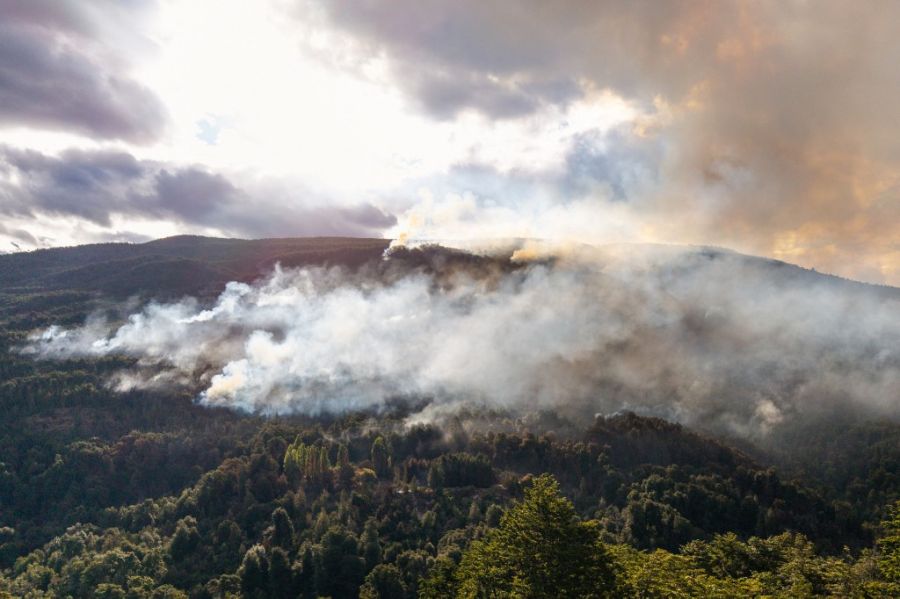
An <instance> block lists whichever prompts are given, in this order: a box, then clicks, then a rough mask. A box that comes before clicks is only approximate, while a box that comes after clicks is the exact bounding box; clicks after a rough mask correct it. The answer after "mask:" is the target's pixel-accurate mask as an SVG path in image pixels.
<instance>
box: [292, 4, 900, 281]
mask: <svg viewBox="0 0 900 599" xmlns="http://www.w3.org/2000/svg"><path fill="white" fill-rule="evenodd" d="M319 10H320V12H322V13H323V14H324V15H325V16H326V18H327V19H328V22H329V23H331V24H332V25H334V26H336V27H338V28H339V29H341V30H343V31H347V32H348V33H349V34H350V36H351V37H352V38H353V39H354V40H357V42H358V43H359V45H360V48H361V50H360V53H361V55H363V54H372V53H375V54H376V55H380V56H386V57H387V59H388V63H389V65H390V67H391V68H392V69H393V73H394V80H395V81H396V82H397V84H398V85H400V86H401V87H403V88H404V89H405V91H406V92H407V94H408V95H409V96H410V97H411V98H414V99H416V100H417V101H418V102H419V103H420V104H421V105H422V106H423V107H424V108H425V110H427V111H429V112H430V113H432V114H433V115H436V116H438V117H441V118H450V117H451V116H453V115H456V114H457V113H461V112H465V111H477V112H481V113H484V114H486V115H488V116H489V117H492V118H513V117H517V116H521V115H523V114H528V113H532V112H535V111H539V110H540V109H541V108H542V107H544V106H547V105H565V104H567V103H570V102H572V101H573V100H575V99H578V98H583V97H585V96H587V95H589V94H591V93H593V92H594V91H595V90H597V89H610V90H612V91H613V92H614V93H617V94H619V95H621V96H623V97H624V98H627V99H628V100H629V101H631V102H633V103H634V104H635V105H636V106H638V107H640V109H641V111H642V112H644V114H645V117H644V118H642V119H639V120H638V122H636V123H635V127H634V131H633V135H634V136H635V137H637V138H640V139H647V138H652V139H657V140H660V143H661V144H662V145H663V146H664V147H665V148H666V151H665V152H664V153H663V154H661V155H649V156H645V157H643V161H644V162H645V163H646V164H647V167H648V168H649V170H651V171H653V172H658V173H659V179H658V183H659V184H658V185H656V186H653V187H652V188H651V189H646V188H642V189H641V193H638V194H633V195H629V196H627V200H628V201H629V202H630V204H631V206H632V209H633V218H636V219H639V220H640V221H641V225H640V230H641V232H642V237H644V238H649V239H655V240H665V241H671V242H687V243H713V244H717V245H724V246H728V247H736V248H739V249H741V250H743V251H749V252H752V253H755V254H762V255H770V256H775V257H778V258H780V259H784V260H788V261H791V262H795V263H801V264H804V265H807V266H815V267H817V268H819V269H821V270H828V271H831V272H839V273H841V274H844V275H850V276H855V277H857V278H863V279H866V280H871V281H876V282H892V283H894V284H896V283H897V282H900V250H898V247H900V228H898V225H897V223H898V222H900V187H898V181H897V177H896V173H897V171H898V168H900V140H898V138H897V136H896V135H894V134H893V132H894V130H895V129H896V124H897V123H898V122H900V78H898V77H897V76H896V64H898V62H900V42H898V39H897V36H896V33H895V27H894V24H895V23H896V22H898V20H900V5H898V4H897V3H894V2H874V3H856V4H854V3H847V2H840V1H828V0H826V1H823V2H814V3H809V2H781V1H777V0H773V1H763V2H753V3H736V2H693V1H683V2H681V1H671V2H632V1H618V0H611V1H605V2H588V1H581V0H572V1H563V2H552V3H548V2H539V1H534V2H531V1H529V2H504V1H501V2H489V3H485V2H475V1H460V2H444V1H439V0H429V1H425V2H421V1H415V2H412V1H399V2H394V1H391V2H387V1H378V0H370V1H368V2H364V3H361V5H360V4H359V3H357V4H354V5H353V6H352V8H351V7H350V5H346V4H344V3H334V2H327V3H321V6H320V8H319ZM304 14H309V11H305V12H304ZM575 166H577V164H576V165H575ZM564 191H565V190H564ZM501 201H509V202H510V203H514V200H513V199H510V198H501ZM606 208H607V206H606V205H605V204H604V203H602V202H597V207H596V210H595V212H596V216H595V219H596V220H602V219H604V218H605V210H606ZM413 229H414V227H411V230H410V231H409V233H410V234H412V235H416V231H415V230H413ZM550 233H552V232H550ZM550 233H548V234H550ZM426 235H428V236H430V237H432V238H435V237H437V238H439V237H441V233H440V231H436V230H435V231H429V232H426ZM447 237H449V235H448V236H447ZM591 241H601V242H602V241H604V239H603V238H602V237H597V238H594V239H593V240H591Z"/></svg>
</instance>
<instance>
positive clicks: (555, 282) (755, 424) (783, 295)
mask: <svg viewBox="0 0 900 599" xmlns="http://www.w3.org/2000/svg"><path fill="white" fill-rule="evenodd" d="M522 254H523V253H522V252H519V254H518V255H519V256H521V255H522ZM389 260H390V259H388V261H389ZM498 263H505V264H507V265H508V264H510V262H509V260H508V259H505V258H504V259H503V260H499V259H498ZM888 291H891V290H889V289H888ZM898 348H900V303H898V300H897V299H896V296H895V295H894V294H892V293H878V289H877V288H874V287H865V286H857V285H855V284H852V283H848V282H841V281H837V280H834V279H831V278H828V277H822V276H819V275H816V274H814V273H810V272H807V271H802V270H800V269H796V268H794V267H790V266H787V265H783V264H778V263H773V262H769V261H763V260H758V259H752V258H748V257H746V256H741V255H739V254H731V253H727V252H722V251H718V250H715V251H713V250H697V249H688V250H683V249H674V248H658V247H657V248H652V247H642V248H636V247H631V248H629V247H627V246H626V247H620V248H618V249H617V250H616V249H613V250H607V251H599V250H598V251H593V250H591V251H589V252H581V253H575V254H573V255H571V256H569V257H566V258H559V259H555V260H547V261H543V262H534V263H528V264H522V265H521V266H520V267H518V268H505V269H501V268H496V269H491V270H490V271H489V272H487V271H485V270H484V269H481V270H477V269H466V268H462V269H460V268H456V269H454V270H452V271H450V270H449V269H447V270H446V271H445V272H438V273H435V272H430V273H427V272H424V271H422V270H411V271H409V272H405V273H403V274H402V275H397V274H396V273H395V274H394V276H391V277H386V276H376V275H374V274H372V273H368V274H367V273H366V272H365V271H359V272H350V271H346V270H342V269H323V268H312V269H296V270H290V269H280V268H277V269H276V270H275V271H274V272H272V273H271V275H269V276H268V277H266V278H264V279H261V280H260V281H258V282H256V283H254V284H244V283H236V282H235V283H230V284H229V285H228V286H227V288H226V289H225V290H224V292H222V294H221V295H220V296H219V297H218V299H217V300H216V301H215V303H214V305H212V306H208V307H204V306H203V305H201V304H200V303H199V302H198V301H196V300H194V299H185V300H183V301H179V302H175V303H150V304H148V305H146V306H145V307H144V308H142V309H141V310H139V311H137V312H135V313H133V314H131V315H130V316H129V317H128V318H127V321H125V322H124V324H123V323H118V324H116V325H113V324H111V323H109V322H107V321H106V320H104V319H103V318H101V317H100V316H95V317H93V318H91V319H90V320H89V321H88V322H87V323H86V324H85V325H84V326H82V327H79V328H74V329H68V330H67V329H62V328H59V327H51V328H49V329H47V330H45V331H43V332H40V333H38V334H35V335H34V336H33V337H32V338H31V339H30V341H29V344H28V345H27V347H25V348H24V350H23V351H26V352H29V353H36V354H38V355H39V356H41V357H43V358H52V359H61V358H69V357H77V356H102V355H108V354H122V355H127V356H133V357H134V358H136V359H137V361H136V365H135V366H134V368H132V369H129V370H127V371H123V372H120V373H118V374H117V375H116V376H115V377H113V379H112V380H111V381H110V382H111V384H113V385H115V386H116V387H117V388H119V389H122V390H127V389H129V388H134V387H160V386H167V385H188V386H190V385H196V384H197V382H198V381H199V383H200V384H201V385H202V386H203V388H202V391H201V392H200V394H199V397H198V399H199V401H200V402H201V403H202V404H205V405H210V406H227V407H231V408H235V409H239V410H245V411H251V412H261V413H265V414H287V413H303V414H311V415H315V414H321V413H341V412H345V411H348V410H357V409H374V410H376V411H377V410H378V409H380V408H382V407H383V406H385V405H386V403H387V402H391V401H395V400H398V399H399V400H402V399H404V398H407V399H415V400H416V401H417V402H419V403H420V404H421V402H422V401H423V400H424V401H425V402H426V403H427V407H425V408H424V412H423V414H422V415H421V416H422V417H428V415H429V414H430V413H432V411H433V410H439V411H440V410H445V409H451V410H452V409H453V408H454V407H456V406H457V405H476V406H484V407H489V408H497V409H502V410H510V411H512V412H517V411H526V410H533V409H547V408H552V409H553V410H557V411H561V412H563V413H568V414H572V415H575V414H592V413H594V412H612V411H616V410H620V409H630V410H635V411H637V412H640V413H650V414H656V415H660V416H664V417H668V418H672V419H675V420H678V421H680V422H683V423H687V424H694V425H699V426H703V427H706V428H710V429H713V430H718V431H721V432H726V433H728V434H736V435H741V436H748V437H756V436H759V435H761V434H765V433H766V432H767V431H768V430H770V429H771V428H772V427H773V426H776V425H779V424H788V423H790V422H791V420H792V419H795V418H799V417H803V416H804V415H810V414H821V413H825V412H827V410H832V409H841V410H853V411H859V412H865V413H867V414H873V415H874V414H878V415H888V416H898V413H897V412H898V404H897V402H896V401H895V400H896V398H897V397H898V395H900V351H898Z"/></svg>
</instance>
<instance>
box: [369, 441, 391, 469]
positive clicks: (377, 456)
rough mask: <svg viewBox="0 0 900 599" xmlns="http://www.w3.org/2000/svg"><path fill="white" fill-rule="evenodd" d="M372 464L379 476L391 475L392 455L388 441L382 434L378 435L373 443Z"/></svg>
mask: <svg viewBox="0 0 900 599" xmlns="http://www.w3.org/2000/svg"><path fill="white" fill-rule="evenodd" d="M372 465H373V466H374V467H375V474H377V475H378V477H379V478H387V477H389V476H390V475H391V457H390V454H389V452H388V448H387V443H385V441H384V437H382V436H381V435H378V437H376V438H375V442H374V443H372Z"/></svg>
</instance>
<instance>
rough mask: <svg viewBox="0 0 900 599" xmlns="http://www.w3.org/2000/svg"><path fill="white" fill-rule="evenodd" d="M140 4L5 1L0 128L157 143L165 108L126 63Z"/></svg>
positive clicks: (0, 4)
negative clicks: (133, 23)
mask: <svg viewBox="0 0 900 599" xmlns="http://www.w3.org/2000/svg"><path fill="white" fill-rule="evenodd" d="M142 4H143V3H139V2H128V3H117V2H108V1H100V2H93V3H75V2H70V1H59V2H49V1H45V0H0V126H29V127H37V128H45V129H60V130H65V131H71V132H75V133H80V134H84V135H88V136H91V137H97V138H101V139H123V140H128V141H133V142H138V143H145V142H149V141H152V140H154V139H156V138H157V137H158V135H159V134H160V132H161V130H162V128H163V127H164V124H165V109H164V108H163V105H162V103H161V102H160V100H159V99H158V98H157V97H156V95H155V94H153V92H152V91H150V90H149V89H148V88H146V87H145V86H143V85H141V84H140V83H138V82H137V81H135V80H134V79H132V78H131V76H130V75H129V72H128V71H129V69H128V64H127V61H126V60H123V57H124V56H127V55H128V54H129V53H130V52H131V51H133V50H134V45H135V44H137V43H138V42H136V41H135V40H138V39H139V37H140V36H139V34H138V33H137V32H136V30H135V28H134V27H133V26H132V21H133V20H136V19H137V18H138V17H139V16H140V13H141V12H142Z"/></svg>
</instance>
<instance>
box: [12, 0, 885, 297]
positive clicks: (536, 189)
mask: <svg viewBox="0 0 900 599" xmlns="http://www.w3.org/2000/svg"><path fill="white" fill-rule="evenodd" d="M897 22H900V4H898V3H896V2H888V1H880V0H872V1H870V2H864V3H851V2H843V1H836V0H819V1H816V2H812V1H803V0H796V1H789V0H777V1H771V2H768V1H764V0H761V1H759V2H752V3H749V2H748V3H738V2H713V1H711V2H704V1H701V0H696V1H690V2H680V1H676V0H671V1H666V2H658V1H625V0H609V1H604V2H596V1H587V0H585V1H579V0H560V1H558V2H543V1H537V0H519V1H516V2H512V1H505V0H495V1H490V2H485V1H484V0H478V1H474V0H453V1H451V0H445V1H437V0H380V1H379V0H362V1H360V2H326V1H319V0H258V1H255V2H246V1H239V0H215V1H213V0H208V1H207V0H95V1H92V2H76V1H74V0H0V251H16V250H29V249H34V248H40V247H52V246H60V245H72V244H78V243H92V242H103V241H129V242H141V241H145V240H149V239H152V238H157V237H162V236H167V235H174V234H184V233H190V234H203V235H218V236H229V237H243V238H259V237H286V236H308V235H349V236H372V237H391V238H397V237H400V238H403V239H413V240H415V239H419V240H446V241H448V242H452V243H457V244H460V245H465V244H469V245H477V244H478V243H481V242H484V241H485V240H490V239H494V238H506V237H534V238H540V239H546V240H552V241H560V242H581V243H594V244H605V243H620V242H657V243H678V244H703V245H715V246H724V247H728V248H731V249H735V250H738V251H742V252H747V253H751V254H757V255H763V256H769V257H773V258H777V259H781V260H785V261H788V262H792V263H797V264H800V265H802V266H805V267H809V268H816V269H818V270H821V271H826V272H832V273H835V274H839V275H842V276H846V277H851V278H855V279H860V280H864V281H869V282H875V283H886V284H893V285H898V284H900V135H898V130H900V71H898V69H897V66H896V65H898V64H900V37H898V36H897V35H896V26H895V24H896V23H897Z"/></svg>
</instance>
